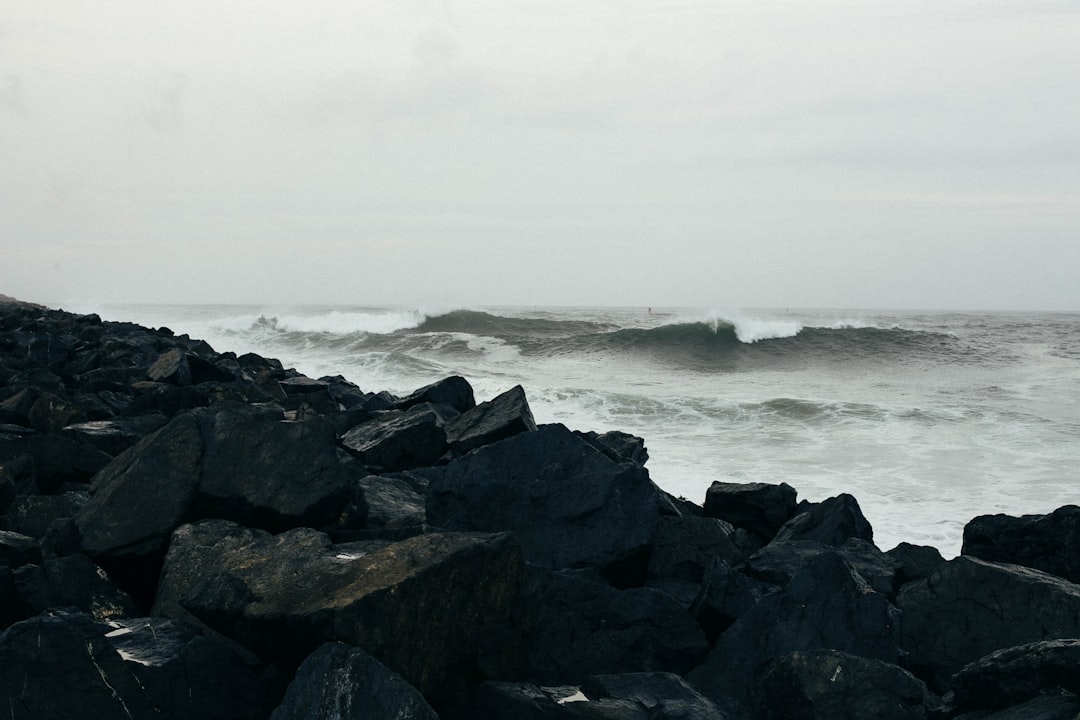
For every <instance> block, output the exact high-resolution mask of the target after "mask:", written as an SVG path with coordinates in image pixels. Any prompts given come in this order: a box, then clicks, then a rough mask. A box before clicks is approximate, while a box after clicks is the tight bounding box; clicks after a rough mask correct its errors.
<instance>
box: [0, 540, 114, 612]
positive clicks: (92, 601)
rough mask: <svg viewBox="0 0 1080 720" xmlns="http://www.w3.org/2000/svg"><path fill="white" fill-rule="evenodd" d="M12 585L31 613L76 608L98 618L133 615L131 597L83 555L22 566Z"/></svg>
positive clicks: (16, 572) (17, 571)
mask: <svg viewBox="0 0 1080 720" xmlns="http://www.w3.org/2000/svg"><path fill="white" fill-rule="evenodd" d="M15 585H16V587H17V588H18V592H19V599H20V601H21V602H22V604H23V606H24V607H26V608H28V609H29V610H30V611H31V612H32V613H40V612H44V611H46V610H50V609H56V608H75V609H78V610H81V611H82V612H85V613H87V614H89V615H91V616H92V617H93V618H94V619H95V620H100V621H104V620H113V619H115V618H121V617H131V616H133V615H135V614H136V606H135V603H134V602H133V601H132V599H131V598H130V597H129V596H128V595H127V594H126V593H125V592H123V591H122V590H120V589H119V588H118V587H117V586H116V585H115V584H114V583H113V582H112V581H111V580H110V579H109V577H108V576H107V575H106V574H105V573H104V572H102V571H101V569H100V568H98V567H97V566H96V565H94V563H92V562H90V560H89V558H87V557H86V556H85V555H69V556H67V557H62V558H49V559H46V560H45V561H44V563H43V564H41V565H25V566H23V567H21V568H19V569H18V570H16V571H15Z"/></svg>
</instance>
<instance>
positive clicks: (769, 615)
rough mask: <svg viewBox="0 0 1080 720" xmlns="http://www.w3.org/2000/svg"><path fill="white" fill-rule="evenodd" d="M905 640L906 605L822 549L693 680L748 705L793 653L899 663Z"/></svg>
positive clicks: (730, 633)
mask: <svg viewBox="0 0 1080 720" xmlns="http://www.w3.org/2000/svg"><path fill="white" fill-rule="evenodd" d="M899 646H900V613H899V611H897V609H896V608H895V607H894V606H893V605H892V604H891V603H889V601H888V600H887V599H885V597H883V596H882V595H881V594H879V593H876V592H874V591H873V590H872V589H871V588H870V586H869V585H867V584H866V582H865V581H864V580H863V579H862V578H861V577H860V576H859V574H858V573H857V572H855V570H854V569H853V568H852V567H851V566H850V565H849V564H848V563H847V562H845V561H844V560H842V559H841V558H840V557H838V556H836V555H821V556H818V557H815V558H813V559H811V560H810V561H809V562H808V563H807V565H806V566H805V567H804V568H803V569H802V570H800V571H799V572H798V573H796V574H795V576H794V577H793V578H792V579H791V582H790V583H789V584H788V586H787V587H786V588H784V589H783V590H782V591H780V592H776V593H772V594H769V595H766V596H765V597H763V598H762V599H761V600H760V601H758V602H757V604H755V605H754V606H753V607H752V608H751V609H750V610H748V611H746V612H745V613H743V615H741V616H740V617H739V619H738V620H736V621H735V624H733V625H732V626H731V627H730V628H728V629H727V631H725V632H724V633H723V634H722V635H721V636H720V638H719V640H718V641H717V643H716V646H715V647H714V648H713V650H712V652H711V653H710V655H709V657H708V659H707V660H706V661H705V662H704V663H702V664H701V665H700V666H698V667H697V668H696V669H695V670H693V671H692V672H691V673H690V674H689V675H687V679H688V680H689V682H690V684H691V685H693V686H694V687H695V688H697V689H698V690H699V691H701V692H702V693H703V694H704V695H705V696H706V697H709V698H711V699H712V700H714V701H717V702H731V701H734V702H735V704H737V705H744V706H747V705H749V703H750V697H749V692H750V689H751V688H752V686H753V680H754V678H755V677H759V676H760V674H761V673H762V672H764V670H765V669H766V668H767V666H768V664H769V663H770V662H772V661H774V660H776V659H778V658H780V657H783V656H784V655H786V654H788V653H790V652H795V651H798V650H814V649H832V650H840V651H842V652H846V653H848V654H851V655H859V656H861V657H865V658H869V659H873V660H881V661H883V662H887V663H892V664H896V663H897V662H898V661H899V658H900V650H899Z"/></svg>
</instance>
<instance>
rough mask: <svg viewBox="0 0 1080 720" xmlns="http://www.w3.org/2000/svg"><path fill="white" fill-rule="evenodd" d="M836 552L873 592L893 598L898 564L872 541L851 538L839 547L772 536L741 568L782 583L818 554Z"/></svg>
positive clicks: (770, 582)
mask: <svg viewBox="0 0 1080 720" xmlns="http://www.w3.org/2000/svg"><path fill="white" fill-rule="evenodd" d="M826 554H836V555H838V556H839V557H841V558H843V559H844V560H845V561H847V562H848V564H850V565H851V566H852V568H854V569H855V570H856V571H858V573H859V576H860V577H861V578H862V579H863V580H865V581H866V583H867V584H868V585H870V587H871V588H873V589H874V591H875V592H879V593H881V594H882V595H884V596H885V597H886V598H888V599H889V600H890V601H891V600H895V599H896V590H897V588H898V586H899V581H898V573H899V564H898V563H897V562H896V561H895V560H894V559H893V558H891V557H890V556H889V555H887V554H886V553H883V552H882V551H881V550H879V549H878V548H877V547H876V546H875V545H874V544H873V543H870V542H867V541H865V540H858V539H855V538H850V539H848V540H847V541H846V542H844V543H843V544H842V545H840V546H839V547H837V546H835V545H827V544H824V543H820V542H811V541H806V540H801V541H782V540H779V539H776V540H773V541H772V542H771V543H769V544H768V545H766V546H765V547H763V548H761V549H760V550H758V551H757V552H756V553H754V554H753V555H751V556H750V559H749V560H747V562H746V567H745V569H744V572H745V573H746V574H747V575H749V576H751V577H755V578H757V579H759V580H762V581H764V582H767V583H769V584H771V585H776V586H779V587H783V586H785V585H787V584H788V582H789V581H790V580H791V578H792V577H794V576H795V574H796V573H797V572H798V571H799V570H800V569H801V568H802V567H803V566H805V565H806V563H807V562H809V560H810V559H811V558H814V557H817V556H819V555H826Z"/></svg>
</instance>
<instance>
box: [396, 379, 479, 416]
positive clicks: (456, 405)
mask: <svg viewBox="0 0 1080 720" xmlns="http://www.w3.org/2000/svg"><path fill="white" fill-rule="evenodd" d="M421 403H432V404H434V405H449V406H450V407H452V408H453V409H454V410H456V411H457V412H459V413H463V412H465V411H466V410H470V409H472V408H474V407H476V397H475V396H474V395H473V389H472V385H470V384H469V381H468V380H466V379H465V378H463V377H460V376H458V375H454V376H451V377H448V378H443V379H442V380H437V381H435V382H433V383H431V384H430V385H425V386H424V387H422V388H420V389H419V390H416V391H415V392H413V393H411V394H409V395H407V396H405V397H403V398H401V399H399V400H397V401H396V402H395V403H394V407H395V408H397V409H398V410H408V409H409V408H411V407H412V406H413V405H419V404H421Z"/></svg>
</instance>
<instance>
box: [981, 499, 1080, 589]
mask: <svg viewBox="0 0 1080 720" xmlns="http://www.w3.org/2000/svg"><path fill="white" fill-rule="evenodd" d="M961 553H962V554H964V555H970V556H972V557H977V558H979V559H981V560H987V561H989V562H1002V563H1012V564H1014V565H1023V566H1025V567H1030V568H1035V569H1036V570H1042V571H1043V572H1047V573H1050V574H1051V575H1057V576H1058V577H1062V578H1065V579H1066V580H1069V581H1070V582H1074V583H1080V507H1077V506H1076V505H1065V506H1064V507H1060V508H1058V509H1057V510H1055V511H1054V512H1052V513H1050V514H1049V515H1024V516H1021V517H1011V516H1009V515H980V516H979V517H977V518H975V519H973V520H972V521H971V522H969V523H968V524H967V525H966V526H965V527H964V546H963V549H962V550H961Z"/></svg>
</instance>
